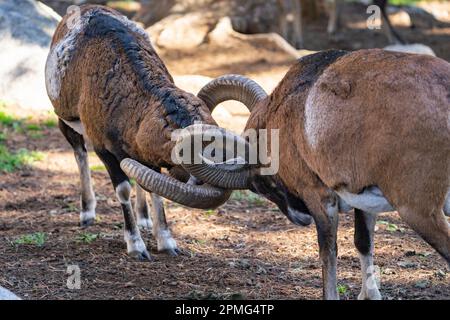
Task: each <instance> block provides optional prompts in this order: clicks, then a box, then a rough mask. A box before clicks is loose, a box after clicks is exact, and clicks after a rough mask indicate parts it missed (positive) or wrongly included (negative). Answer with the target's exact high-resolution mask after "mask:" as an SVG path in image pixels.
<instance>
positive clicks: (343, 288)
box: [337, 284, 348, 295]
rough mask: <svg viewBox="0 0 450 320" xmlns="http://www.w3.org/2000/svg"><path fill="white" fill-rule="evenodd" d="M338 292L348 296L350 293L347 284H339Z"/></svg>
mask: <svg viewBox="0 0 450 320" xmlns="http://www.w3.org/2000/svg"><path fill="white" fill-rule="evenodd" d="M337 291H338V293H339V294H342V295H346V294H347V292H348V288H347V286H346V285H345V284H338V286H337Z"/></svg>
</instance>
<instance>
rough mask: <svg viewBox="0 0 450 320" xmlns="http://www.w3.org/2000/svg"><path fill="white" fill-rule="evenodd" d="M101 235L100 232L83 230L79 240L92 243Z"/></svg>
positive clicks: (78, 237)
mask: <svg viewBox="0 0 450 320" xmlns="http://www.w3.org/2000/svg"><path fill="white" fill-rule="evenodd" d="M99 236H100V235H99V234H98V233H89V232H83V233H80V234H79V235H78V236H77V242H83V243H88V244H89V243H91V242H93V241H95V240H97V239H98V237H99Z"/></svg>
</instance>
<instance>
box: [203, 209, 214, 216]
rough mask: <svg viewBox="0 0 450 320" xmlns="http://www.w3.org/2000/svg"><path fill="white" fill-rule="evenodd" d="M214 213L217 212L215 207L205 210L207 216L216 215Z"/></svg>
mask: <svg viewBox="0 0 450 320" xmlns="http://www.w3.org/2000/svg"><path fill="white" fill-rule="evenodd" d="M214 213H216V210H213V209H209V210H205V216H207V217H210V216H212V215H214Z"/></svg>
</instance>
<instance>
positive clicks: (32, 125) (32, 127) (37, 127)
mask: <svg viewBox="0 0 450 320" xmlns="http://www.w3.org/2000/svg"><path fill="white" fill-rule="evenodd" d="M25 129H26V130H28V131H41V130H42V127H41V126H40V125H39V124H37V123H27V124H26V125H25Z"/></svg>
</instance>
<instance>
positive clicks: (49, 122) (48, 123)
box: [43, 118, 58, 128]
mask: <svg viewBox="0 0 450 320" xmlns="http://www.w3.org/2000/svg"><path fill="white" fill-rule="evenodd" d="M43 124H44V126H46V127H47V128H55V127H56V126H57V125H58V122H57V121H56V119H52V118H50V119H47V120H45V121H44V122H43Z"/></svg>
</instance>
